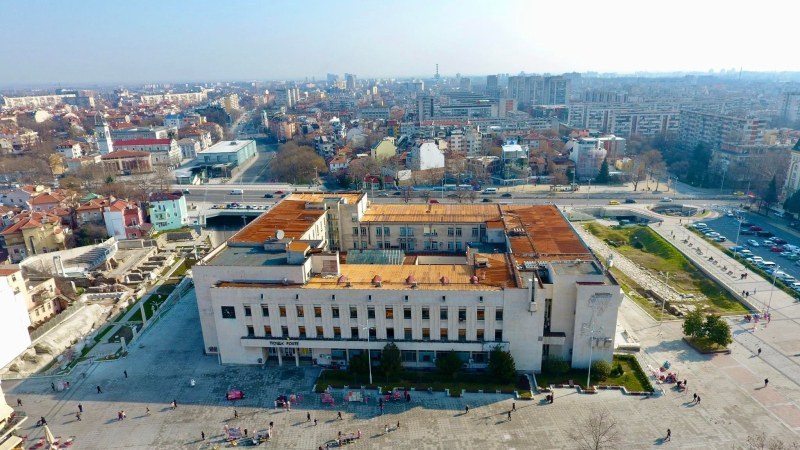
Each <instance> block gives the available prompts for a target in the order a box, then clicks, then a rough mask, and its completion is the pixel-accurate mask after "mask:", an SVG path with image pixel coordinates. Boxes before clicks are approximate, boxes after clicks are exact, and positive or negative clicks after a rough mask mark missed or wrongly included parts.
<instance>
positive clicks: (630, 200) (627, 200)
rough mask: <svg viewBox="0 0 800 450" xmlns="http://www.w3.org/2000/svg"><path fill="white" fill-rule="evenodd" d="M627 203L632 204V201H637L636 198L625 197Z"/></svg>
mask: <svg viewBox="0 0 800 450" xmlns="http://www.w3.org/2000/svg"><path fill="white" fill-rule="evenodd" d="M625 203H628V204H630V203H636V200H634V199H632V198H626V199H625Z"/></svg>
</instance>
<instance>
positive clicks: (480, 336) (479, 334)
mask: <svg viewBox="0 0 800 450" xmlns="http://www.w3.org/2000/svg"><path fill="white" fill-rule="evenodd" d="M478 340H479V341H481V342H483V329H481V328H478Z"/></svg>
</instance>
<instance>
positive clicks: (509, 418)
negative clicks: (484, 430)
mask: <svg viewBox="0 0 800 450" xmlns="http://www.w3.org/2000/svg"><path fill="white" fill-rule="evenodd" d="M508 421H509V422H511V410H508Z"/></svg>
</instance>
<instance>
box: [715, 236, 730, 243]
mask: <svg viewBox="0 0 800 450" xmlns="http://www.w3.org/2000/svg"><path fill="white" fill-rule="evenodd" d="M726 240H727V239H725V236H717V237H715V238H714V241H715V242H725V241H726Z"/></svg>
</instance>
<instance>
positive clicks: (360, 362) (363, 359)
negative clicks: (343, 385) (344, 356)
mask: <svg viewBox="0 0 800 450" xmlns="http://www.w3.org/2000/svg"><path fill="white" fill-rule="evenodd" d="M347 370H348V371H349V372H350V373H351V374H353V375H354V376H364V375H366V374H368V373H369V357H368V356H367V353H366V352H364V353H359V354H358V355H356V356H353V357H352V358H350V365H349V366H348V368H347Z"/></svg>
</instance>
